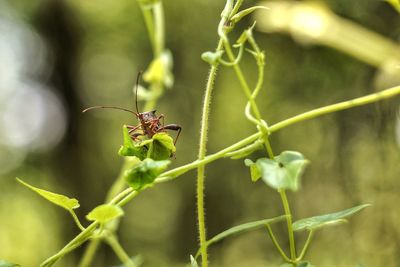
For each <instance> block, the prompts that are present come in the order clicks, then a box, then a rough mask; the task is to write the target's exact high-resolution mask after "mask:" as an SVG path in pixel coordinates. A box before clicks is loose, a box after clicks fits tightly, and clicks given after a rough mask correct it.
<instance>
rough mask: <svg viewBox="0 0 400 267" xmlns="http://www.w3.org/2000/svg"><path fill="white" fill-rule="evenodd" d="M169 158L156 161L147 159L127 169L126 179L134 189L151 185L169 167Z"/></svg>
mask: <svg viewBox="0 0 400 267" xmlns="http://www.w3.org/2000/svg"><path fill="white" fill-rule="evenodd" d="M170 163H171V162H170V161H169V160H159V161H155V160H152V159H149V158H147V159H145V160H143V161H142V162H141V163H139V164H138V165H136V166H135V167H133V168H132V169H130V170H127V171H125V174H124V176H125V180H126V182H127V183H128V185H129V186H130V187H132V188H133V189H134V190H140V189H142V188H143V187H144V186H146V185H150V184H152V183H153V182H154V180H155V179H156V178H157V177H158V176H159V175H160V174H161V173H162V172H163V171H164V170H165V169H166V168H167V166H168V165H169V164H170Z"/></svg>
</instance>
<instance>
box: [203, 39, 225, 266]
mask: <svg viewBox="0 0 400 267" xmlns="http://www.w3.org/2000/svg"><path fill="white" fill-rule="evenodd" d="M222 46H223V43H222V40H220V41H219V42H218V46H217V49H216V51H220V50H221V49H222ZM217 68H218V65H217V64H215V65H212V66H211V69H210V72H209V74H208V79H207V85H206V90H205V93H204V102H203V111H202V117H201V129H200V141H199V154H198V160H202V159H204V158H205V156H206V151H207V132H208V118H209V115H210V103H211V95H212V90H213V87H214V86H213V85H214V80H215V77H216V74H217ZM204 169H205V167H204V165H200V166H199V167H198V168H197V187H196V188H197V219H198V228H199V239H200V249H201V263H202V266H203V267H207V266H208V257H207V245H206V242H207V237H206V226H205V215H204V213H205V212H204V178H205V177H204Z"/></svg>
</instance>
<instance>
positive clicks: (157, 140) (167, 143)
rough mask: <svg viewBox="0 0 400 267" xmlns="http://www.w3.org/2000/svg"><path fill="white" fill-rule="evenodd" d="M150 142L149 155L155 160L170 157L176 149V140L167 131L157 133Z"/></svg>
mask: <svg viewBox="0 0 400 267" xmlns="http://www.w3.org/2000/svg"><path fill="white" fill-rule="evenodd" d="M152 140H153V142H152V143H150V144H149V146H148V148H149V150H148V152H147V157H148V158H151V159H153V160H164V159H169V158H170V157H171V156H172V155H173V153H174V152H175V151H176V148H175V145H174V140H173V139H172V137H171V136H169V135H168V134H167V133H157V134H155V135H154V136H153V138H152Z"/></svg>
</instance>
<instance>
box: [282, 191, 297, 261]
mask: <svg viewBox="0 0 400 267" xmlns="http://www.w3.org/2000/svg"><path fill="white" fill-rule="evenodd" d="M279 194H280V195H281V199H282V204H283V209H284V210H285V215H286V222H287V228H288V235H289V246H290V258H291V259H292V261H296V244H295V241H294V233H293V227H292V213H291V212H290V207H289V202H288V200H287V197H286V192H285V190H280V191H279ZM292 264H293V266H297V264H296V263H295V262H293V263H292Z"/></svg>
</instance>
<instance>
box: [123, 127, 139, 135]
mask: <svg viewBox="0 0 400 267" xmlns="http://www.w3.org/2000/svg"><path fill="white" fill-rule="evenodd" d="M141 126H142V125H137V126H131V125H127V126H126V128H128V129H129V134H131V133H133V132H134V131H136V130H137V129H139V128H140V127H141Z"/></svg>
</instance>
